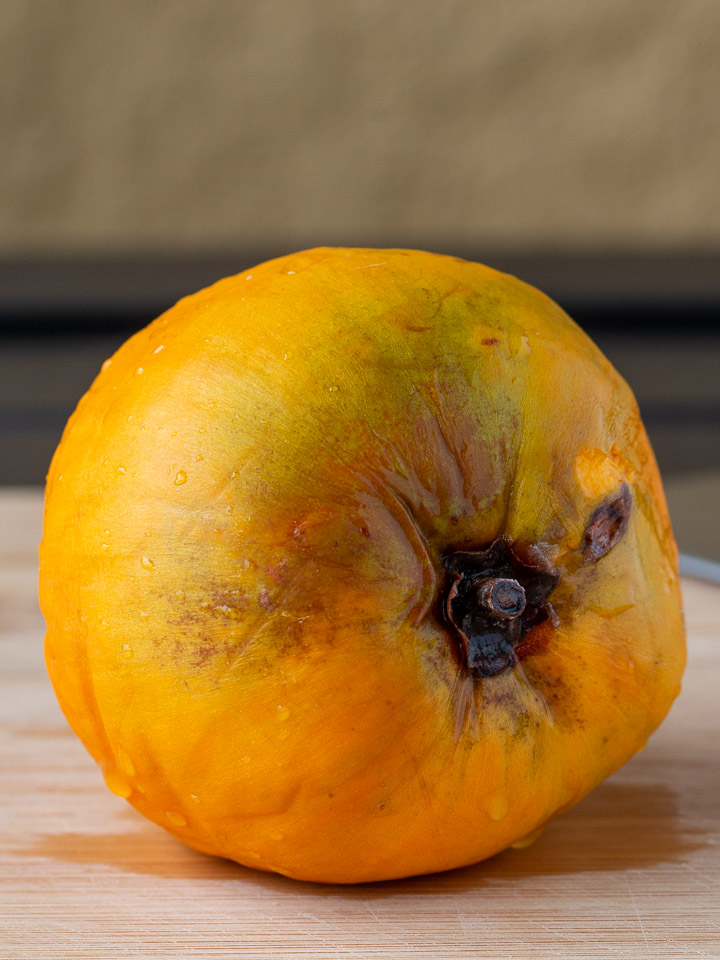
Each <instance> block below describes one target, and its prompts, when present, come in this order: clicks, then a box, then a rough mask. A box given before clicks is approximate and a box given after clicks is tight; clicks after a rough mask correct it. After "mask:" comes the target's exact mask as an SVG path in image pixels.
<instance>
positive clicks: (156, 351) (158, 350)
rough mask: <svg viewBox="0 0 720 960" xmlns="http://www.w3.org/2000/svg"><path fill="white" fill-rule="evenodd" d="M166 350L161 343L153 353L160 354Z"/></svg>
mask: <svg viewBox="0 0 720 960" xmlns="http://www.w3.org/2000/svg"><path fill="white" fill-rule="evenodd" d="M164 349H165V345H164V344H162V343H161V344H160V346H159V347H156V348H155V350H153V353H160V351H161V350H164Z"/></svg>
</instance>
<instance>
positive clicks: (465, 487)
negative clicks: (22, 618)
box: [41, 249, 685, 883]
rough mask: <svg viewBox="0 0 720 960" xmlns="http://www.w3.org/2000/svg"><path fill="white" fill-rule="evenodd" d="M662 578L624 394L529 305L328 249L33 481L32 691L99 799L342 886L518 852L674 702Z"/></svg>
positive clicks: (417, 268)
mask: <svg viewBox="0 0 720 960" xmlns="http://www.w3.org/2000/svg"><path fill="white" fill-rule="evenodd" d="M676 559H677V558H676V547H675V543H674V541H673V536H672V531H671V528H670V523H669V521H668V515H667V510H666V507H665V502H664V497H663V492H662V488H661V485H660V480H659V476H658V471H657V467H656V465H655V460H654V457H653V454H652V451H651V449H650V446H649V444H648V440H647V438H646V435H645V432H644V429H643V426H642V423H641V421H640V417H639V414H638V409H637V405H636V403H635V400H634V398H633V395H632V393H631V392H630V389H629V388H628V387H627V385H626V384H625V383H624V381H623V380H622V379H621V377H620V376H619V375H618V374H617V373H616V372H615V370H614V369H613V367H612V366H611V365H610V363H609V362H608V361H607V360H606V359H605V358H604V357H603V355H602V354H601V353H600V352H599V350H598V349H597V348H596V347H595V346H594V345H593V344H592V342H591V341H590V340H589V339H588V338H587V336H585V334H583V333H582V332H581V330H580V329H579V328H578V327H577V326H576V325H575V324H574V323H573V322H572V321H571V320H570V319H569V318H568V316H567V315H566V314H565V313H563V311H562V310H561V309H560V308H559V307H558V306H557V305H556V304H555V303H553V302H552V301H551V300H549V299H548V298H547V297H545V296H544V295H543V294H541V293H539V292H538V291H537V290H535V289H533V288H532V287H529V286H527V285H526V284H524V283H522V282H520V281H519V280H516V279H514V278H513V277H509V276H506V275H504V274H501V273H498V272H496V271H494V270H491V269H489V268H488V267H484V266H481V265H479V264H476V263H470V262H467V261H464V260H460V259H457V258H453V257H445V256H438V255H434V254H430V253H423V252H419V251H413V250H364V249H319V250H310V251H307V252H304V253H298V254H295V255H293V256H289V257H284V258H281V259H278V260H273V261H270V262H268V263H265V264H262V265H261V266H258V267H256V268H254V269H252V270H249V271H247V272H246V273H243V274H240V275H238V276H234V277H229V278H227V279H225V280H221V281H220V282H218V283H216V284H214V285H213V286H211V287H209V288H208V289H206V290H202V291H200V292H199V293H196V294H195V295H194V296H190V297H186V298H185V299H184V300H181V301H180V302H179V303H178V304H177V305H176V306H175V307H173V308H172V309H171V310H168V311H167V313H165V314H163V315H162V316H161V317H160V318H159V319H157V320H156V321H155V322H154V323H152V324H150V326H148V327H147V328H146V329H144V330H142V331H141V332H140V333H138V334H136V335H135V336H133V337H132V338H131V339H130V340H129V341H128V342H127V343H126V344H125V345H124V346H123V347H121V348H120V350H118V352H117V353H116V354H115V355H114V356H113V357H112V358H111V359H110V360H108V361H106V363H105V364H104V365H103V368H102V371H101V372H100V374H99V376H98V377H97V379H96V380H95V382H94V384H93V385H92V387H91V388H90V390H89V392H88V393H87V394H86V395H85V396H84V397H83V399H82V400H81V401H80V404H79V406H78V408H77V410H76V411H75V413H74V414H73V416H72V418H71V419H70V421H69V423H68V425H67V428H66V430H65V433H64V435H63V438H62V441H61V443H60V446H59V448H58V450H57V453H56V454H55V457H54V459H53V462H52V465H51V468H50V473H49V477H48V483H47V496H46V512H45V529H44V538H43V542H42V547H41V602H42V609H43V612H44V614H45V618H46V621H47V638H46V658H47V666H48V670H49V673H50V677H51V679H52V682H53V684H54V687H55V690H56V693H57V696H58V698H59V700H60V704H61V706H62V709H63V710H64V712H65V715H66V716H67V718H68V720H69V722H70V724H71V725H72V727H73V729H74V730H75V732H76V733H77V734H78V736H79V737H80V738H81V739H82V741H83V743H84V744H85V746H86V747H87V748H88V750H89V751H90V753H91V754H92V756H93V757H94V758H95V760H96V761H97V762H98V764H99V765H100V767H101V768H102V770H103V773H104V776H105V780H106V782H107V785H108V786H109V788H110V789H111V790H112V791H113V792H114V793H116V794H117V795H119V796H121V797H125V798H126V799H127V800H128V801H129V802H130V803H131V804H132V805H133V806H134V807H136V808H137V809H138V810H139V811H141V812H142V813H143V814H145V816H146V817H148V818H149V819H151V820H153V821H154V822H155V823H158V824H160V825H162V826H163V827H165V828H166V829H167V830H169V831H170V832H171V833H172V834H174V835H175V836H176V837H178V838H179V839H180V840H182V841H183V842H185V843H187V844H189V845H190V846H192V847H194V848H196V849H198V850H202V851H205V852H207V853H210V854H216V855H219V856H223V857H229V858H232V859H234V860H237V861H239V862H240V863H243V864H246V865H248V866H251V867H257V868H259V869H262V870H273V871H277V872H279V873H283V874H286V875H288V876H290V877H296V878H301V879H305V880H317V881H325V882H332V883H350V882H356V881H367V880H382V879H387V878H393V877H403V876H408V875H411V874H419V873H426V872H430V871H436V870H444V869H448V868H451V867H457V866H460V865H463V864H470V863H473V862H475V861H478V860H481V859H483V858H484V857H489V856H491V855H492V854H494V853H497V852H498V851H499V850H503V849H504V848H505V847H508V846H509V845H522V844H523V843H524V841H525V840H526V839H527V838H530V837H532V835H533V834H535V833H536V832H537V831H539V829H540V828H541V827H542V825H543V824H545V823H546V821H547V820H548V819H549V818H550V817H552V816H553V815H555V814H557V813H559V812H561V811H563V810H566V809H567V808H568V807H570V806H572V805H573V804H574V803H576V802H577V801H578V800H579V799H580V798H581V797H583V796H584V795H585V794H587V793H588V792H589V791H590V790H592V789H593V787H595V786H596V785H597V784H598V783H600V781H601V780H603V779H604V778H605V777H607V776H608V775H609V774H610V773H612V772H613V771H614V770H616V769H617V768H618V767H619V766H620V765H621V764H623V763H624V762H625V761H626V760H627V759H628V758H629V757H631V756H632V754H633V753H635V752H636V751H637V750H639V749H641V748H642V746H643V745H644V743H645V741H646V740H647V738H648V736H649V735H650V733H651V732H652V731H653V730H654V729H655V728H656V727H657V726H658V724H659V723H660V721H661V720H662V719H663V717H664V716H665V714H666V713H667V711H668V709H669V707H670V704H671V703H672V701H673V699H674V697H675V696H676V695H677V693H678V691H679V688H680V678H681V674H682V670H683V666H684V659H685V648H684V635H683V624H682V614H681V604H680V593H679V587H678V576H677V564H676Z"/></svg>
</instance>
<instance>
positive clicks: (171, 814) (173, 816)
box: [165, 810, 187, 827]
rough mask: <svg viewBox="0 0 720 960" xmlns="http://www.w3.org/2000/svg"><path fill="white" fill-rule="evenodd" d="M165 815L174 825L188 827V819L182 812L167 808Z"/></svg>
mask: <svg viewBox="0 0 720 960" xmlns="http://www.w3.org/2000/svg"><path fill="white" fill-rule="evenodd" d="M165 816H166V817H167V818H168V820H169V821H170V823H172V825H173V826H174V827H186V826H187V820H186V819H185V817H184V816H183V815H182V814H181V813H175V811H173V810H167V811H166V813H165Z"/></svg>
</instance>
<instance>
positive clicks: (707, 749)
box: [0, 491, 720, 960]
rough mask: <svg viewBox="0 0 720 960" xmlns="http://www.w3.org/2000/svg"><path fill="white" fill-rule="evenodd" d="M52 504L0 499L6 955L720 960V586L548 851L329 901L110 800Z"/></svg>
mask: <svg viewBox="0 0 720 960" xmlns="http://www.w3.org/2000/svg"><path fill="white" fill-rule="evenodd" d="M40 513H41V497H40V494H39V492H36V491H15V492H13V491H6V492H3V493H0V633H1V639H0V723H1V724H2V729H1V736H2V740H1V744H2V745H1V750H2V753H1V754H0V764H1V769H0V777H1V780H0V960H21V958H23V960H24V958H30V957H47V958H52V960H65V958H73V960H78V958H92V960H106V958H108V960H109V958H119V957H122V958H126V957H127V958H148V960H150V958H152V960H159V958H174V960H177V958H185V957H188V958H189V957H193V958H197V957H202V958H204V957H208V958H211V957H212V958H228V960H229V958H233V960H236V958H243V957H248V958H250V957H252V958H266V957H268V958H286V957H288V958H289V957H293V958H294V957H312V958H333V960H334V958H362V960H379V958H383V960H404V958H408V957H416V958H433V960H454V958H458V957H463V958H485V957H487V958H507V957H511V958H517V960H531V958H538V957H543V958H544V957H547V958H550V957H552V958H557V957H567V958H573V960H585V958H587V960H597V958H606V957H623V958H648V957H650V958H672V960H681V958H691V957H698V958H708V957H710V958H719V957H720V722H719V721H718V715H719V711H718V704H720V589H718V588H717V587H712V586H709V585H705V584H702V583H700V582H694V581H687V582H686V583H685V604H686V614H687V623H688V628H689V634H690V637H689V642H690V663H689V667H688V671H687V675H686V680H685V685H684V690H683V693H682V695H681V697H680V699H679V700H678V702H677V704H676V705H675V707H674V708H673V710H672V712H671V714H670V716H669V718H668V719H667V720H666V722H665V724H664V725H663V727H662V728H661V729H660V730H659V731H658V733H657V734H655V736H654V737H653V738H652V739H651V741H650V743H649V745H648V747H647V749H646V750H645V751H644V752H643V753H641V754H640V755H639V756H637V757H635V758H634V759H633V760H632V761H631V762H630V763H628V764H627V766H626V767H624V768H623V769H622V770H620V771H619V772H618V773H617V774H615V776H613V777H612V778H611V779H610V780H608V781H607V782H606V783H605V784H603V785H602V786H601V787H599V788H598V789H597V790H596V791H595V792H594V793H593V794H592V795H591V796H589V797H587V798H586V799H585V800H583V801H582V802H581V803H580V804H578V806H577V807H575V808H574V809H573V810H571V811H570V812H569V813H566V814H565V815H564V816H562V817H558V818H557V819H556V820H555V821H553V822H552V823H551V824H550V825H549V827H548V828H547V830H546V831H545V833H544V834H543V836H542V837H541V838H540V840H538V841H537V843H536V844H535V845H534V846H532V847H530V848H528V849H526V850H523V851H508V852H506V853H502V854H500V855H499V856H497V857H494V858H493V859H492V860H490V861H487V862H485V863H481V864H478V865H477V866H474V867H469V868H465V869H462V870H456V871H453V872H451V873H445V874H438V875H434V876H429V877H419V878H413V879H411V880H402V881H395V882H390V883H379V884H371V885H365V886H358V887H332V886H316V885H311V884H303V883H298V882H295V881H292V880H287V879H285V878H283V877H278V876H272V875H269V874H263V873H258V872H256V871H253V870H249V869H245V868H244V867H240V866H237V865H235V864H232V863H229V862H226V861H222V860H216V859H213V858H210V857H205V856H203V855H201V854H198V853H194V852H193V851H191V850H188V849H186V848H185V847H183V846H181V844H179V843H178V842H177V841H175V840H174V839H173V838H172V837H170V836H169V835H168V834H166V833H164V832H163V831H162V830H161V829H160V828H159V827H156V826H154V825H153V824H151V823H148V822H146V821H145V820H144V819H143V818H142V817H141V816H140V815H139V814H137V813H136V812H135V811H134V810H133V809H132V808H131V807H129V806H128V805H127V804H126V803H125V802H124V801H122V800H119V799H117V798H116V797H114V796H112V795H111V794H110V793H109V792H108V791H107V789H106V787H105V786H104V784H103V782H102V778H101V776H100V773H99V771H98V769H97V768H96V766H95V764H94V763H93V762H92V760H91V759H90V757H89V756H88V755H87V754H86V753H85V750H84V749H83V747H82V746H81V745H80V743H79V741H78V740H77V739H76V738H75V737H74V735H73V734H72V733H71V732H70V730H69V728H68V727H67V725H66V723H65V721H64V719H63V717H62V715H61V713H60V711H59V709H58V707H57V705H56V703H55V698H54V695H53V693H52V690H51V688H50V684H49V682H48V680H47V679H46V676H45V670H44V666H43V661H42V633H43V625H42V620H41V617H40V614H39V611H38V608H37V602H36V550H37V543H38V540H39V535H40Z"/></svg>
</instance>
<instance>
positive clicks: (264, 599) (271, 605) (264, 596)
mask: <svg viewBox="0 0 720 960" xmlns="http://www.w3.org/2000/svg"><path fill="white" fill-rule="evenodd" d="M258 603H259V604H260V606H261V607H262V608H263V610H274V609H275V601H274V600H273V598H272V597H271V596H270V594H269V593H268V592H267V590H261V591H260V593H259V594H258Z"/></svg>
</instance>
